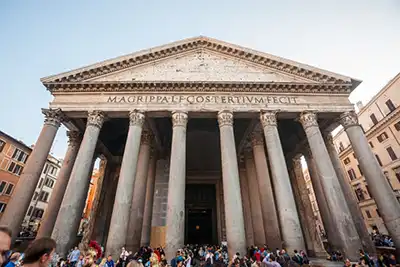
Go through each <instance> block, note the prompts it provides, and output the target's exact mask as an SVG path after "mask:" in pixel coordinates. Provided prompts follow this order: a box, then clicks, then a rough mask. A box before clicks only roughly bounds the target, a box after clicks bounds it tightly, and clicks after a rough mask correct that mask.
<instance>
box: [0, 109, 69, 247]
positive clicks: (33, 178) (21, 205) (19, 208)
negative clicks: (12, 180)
mask: <svg viewBox="0 0 400 267" xmlns="http://www.w3.org/2000/svg"><path fill="white" fill-rule="evenodd" d="M42 112H43V114H44V115H45V120H44V125H43V128H42V131H41V132H40V135H39V138H38V140H37V141H36V144H35V146H34V147H33V150H32V153H31V154H30V155H29V157H28V161H27V162H26V164H25V167H24V170H23V171H22V174H21V176H20V177H19V181H23V182H19V183H17V185H16V187H15V189H14V193H13V197H12V198H11V199H10V201H9V202H8V204H7V209H6V210H5V212H4V214H3V216H2V217H1V220H0V225H7V227H8V228H10V230H11V231H12V240H13V241H15V238H16V237H17V235H18V233H19V230H20V227H21V224H22V221H23V219H24V217H25V214H26V211H27V210H28V207H29V205H30V203H31V199H32V196H33V194H34V192H35V189H36V186H37V184H38V182H39V178H40V175H41V173H42V171H43V167H44V165H45V164H46V161H47V157H48V156H49V152H50V149H51V146H52V145H53V141H54V138H55V136H56V134H57V130H58V128H59V127H60V124H61V121H62V119H63V115H62V113H61V110H60V109H42Z"/></svg>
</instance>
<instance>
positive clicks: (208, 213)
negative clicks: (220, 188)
mask: <svg viewBox="0 0 400 267" xmlns="http://www.w3.org/2000/svg"><path fill="white" fill-rule="evenodd" d="M215 203H216V192H215V185H214V184H187V185H186V196H185V204H186V223H185V244H217V243H218V238H217V218H216V205H215Z"/></svg>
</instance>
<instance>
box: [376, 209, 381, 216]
mask: <svg viewBox="0 0 400 267" xmlns="http://www.w3.org/2000/svg"><path fill="white" fill-rule="evenodd" d="M376 214H378V216H379V217H381V214H380V213H379V210H378V209H376Z"/></svg>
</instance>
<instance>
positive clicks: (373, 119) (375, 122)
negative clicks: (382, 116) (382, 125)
mask: <svg viewBox="0 0 400 267" xmlns="http://www.w3.org/2000/svg"><path fill="white" fill-rule="evenodd" d="M369 117H370V118H371V121H372V123H373V124H374V125H375V124H377V123H378V120H377V119H376V117H375V114H374V113H372V114H371V115H370V116H369Z"/></svg>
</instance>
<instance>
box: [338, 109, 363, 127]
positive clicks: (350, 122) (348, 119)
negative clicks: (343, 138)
mask: <svg viewBox="0 0 400 267" xmlns="http://www.w3.org/2000/svg"><path fill="white" fill-rule="evenodd" d="M339 122H340V124H341V125H342V126H343V127H344V128H345V129H346V128H348V127H350V126H354V125H358V117H357V114H356V112H355V111H354V110H352V111H348V112H345V113H342V114H341V115H340V117H339Z"/></svg>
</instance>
